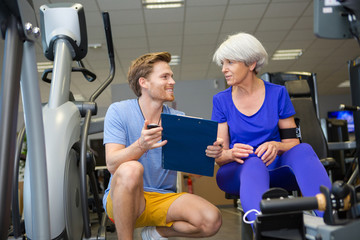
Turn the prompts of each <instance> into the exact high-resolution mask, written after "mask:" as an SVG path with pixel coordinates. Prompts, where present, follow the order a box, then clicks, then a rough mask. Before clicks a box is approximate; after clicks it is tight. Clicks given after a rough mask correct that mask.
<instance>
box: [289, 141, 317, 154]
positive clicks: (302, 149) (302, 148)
mask: <svg viewBox="0 0 360 240" xmlns="http://www.w3.org/2000/svg"><path fill="white" fill-rule="evenodd" d="M289 151H291V152H296V153H297V154H300V155H303V154H305V155H309V154H315V155H316V153H315V151H314V149H313V148H312V146H311V145H310V144H308V143H300V144H298V145H296V146H294V147H293V148H291V149H290V150H289Z"/></svg>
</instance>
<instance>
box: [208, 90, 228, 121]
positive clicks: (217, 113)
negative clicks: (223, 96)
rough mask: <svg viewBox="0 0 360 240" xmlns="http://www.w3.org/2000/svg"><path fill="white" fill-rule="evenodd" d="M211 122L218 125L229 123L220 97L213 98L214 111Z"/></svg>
mask: <svg viewBox="0 0 360 240" xmlns="http://www.w3.org/2000/svg"><path fill="white" fill-rule="evenodd" d="M211 120H213V121H216V122H218V123H224V122H227V119H226V116H225V114H224V108H223V107H222V104H221V101H220V98H219V96H218V95H215V96H214V97H213V110H212V114H211Z"/></svg>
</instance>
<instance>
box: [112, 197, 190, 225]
mask: <svg viewBox="0 0 360 240" xmlns="http://www.w3.org/2000/svg"><path fill="white" fill-rule="evenodd" d="M183 194H185V193H184V192H183V193H158V192H144V197H145V210H144V212H143V213H142V214H141V215H140V217H138V219H136V223H135V228H140V227H145V226H167V227H171V226H172V225H173V222H169V223H166V215H167V211H168V209H169V207H170V205H171V204H172V203H173V202H174V201H175V200H176V199H177V198H178V197H180V196H181V195H183ZM106 212H107V214H108V216H109V218H110V220H111V221H113V222H114V220H113V219H114V215H113V204H112V200H111V197H110V194H109V195H108V196H107V201H106Z"/></svg>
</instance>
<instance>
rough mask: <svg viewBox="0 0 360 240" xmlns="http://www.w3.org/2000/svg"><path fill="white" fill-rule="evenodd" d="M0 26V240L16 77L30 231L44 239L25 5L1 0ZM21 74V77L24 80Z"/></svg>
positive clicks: (6, 215)
mask: <svg viewBox="0 0 360 240" xmlns="http://www.w3.org/2000/svg"><path fill="white" fill-rule="evenodd" d="M0 22H1V26H2V28H1V33H2V37H3V38H5V49H4V61H3V72H2V81H1V93H0V96H1V98H0V99H1V100H0V101H1V108H0V114H1V117H0V137H1V140H0V143H1V146H0V171H1V173H0V176H1V179H0V195H1V198H0V226H1V228H0V239H6V238H7V235H8V227H9V224H10V201H11V188H12V177H13V170H14V164H13V160H14V157H15V145H16V125H17V116H18V103H19V89H20V73H21V88H22V96H23V102H24V112H25V122H26V124H27V127H28V129H29V131H28V132H27V139H28V147H29V150H30V149H31V150H30V151H29V152H28V156H29V157H30V156H31V158H32V159H35V161H34V162H33V163H32V164H31V166H29V167H30V168H31V171H32V172H33V175H32V176H31V177H30V179H29V180H30V181H31V186H32V193H33V196H36V201H33V202H34V204H33V206H32V207H33V221H34V222H35V221H36V223H37V225H36V226H34V229H33V230H34V232H35V233H36V237H37V239H49V238H50V225H49V222H50V218H49V214H48V211H49V203H48V194H47V192H48V190H47V174H46V162H45V147H44V146H45V140H44V130H43V125H42V122H43V118H42V111H41V100H40V91H39V84H38V79H37V71H36V59H35V56H36V54H35V46H34V42H35V41H36V40H37V39H38V38H39V36H40V31H39V27H38V25H37V20H36V17H35V12H34V9H33V6H32V2H31V1H27V0H17V1H12V0H1V1H0ZM25 76H26V77H25Z"/></svg>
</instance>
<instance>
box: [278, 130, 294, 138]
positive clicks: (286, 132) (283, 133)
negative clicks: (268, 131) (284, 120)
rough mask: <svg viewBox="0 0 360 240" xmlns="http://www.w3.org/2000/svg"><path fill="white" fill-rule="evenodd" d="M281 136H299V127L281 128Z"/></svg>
mask: <svg viewBox="0 0 360 240" xmlns="http://www.w3.org/2000/svg"><path fill="white" fill-rule="evenodd" d="M280 138H281V139H288V138H298V134H297V129H296V128H284V129H281V128H280Z"/></svg>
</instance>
